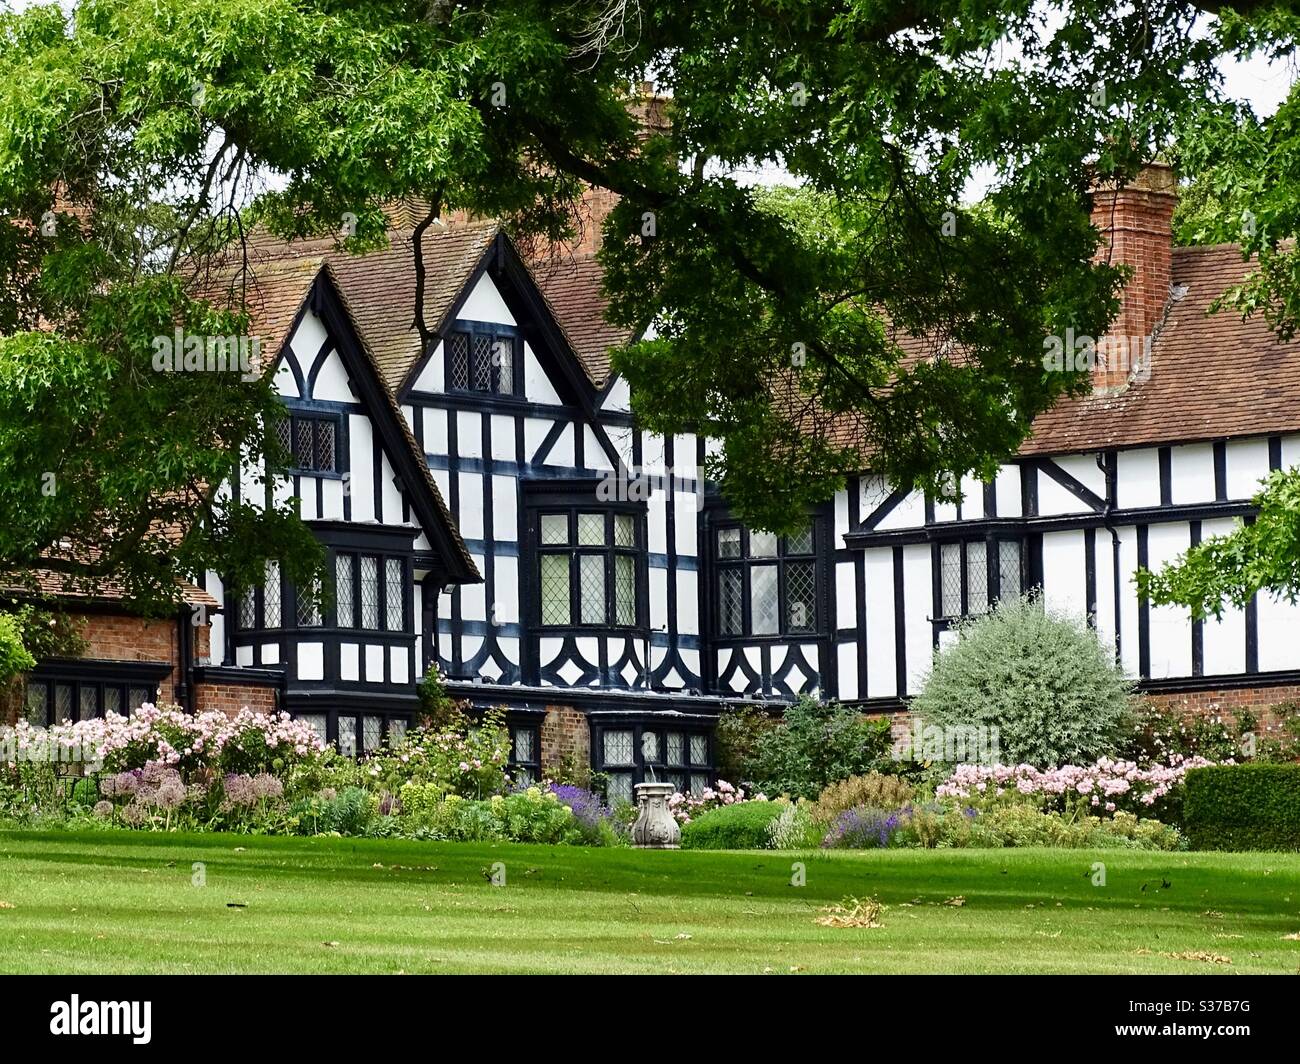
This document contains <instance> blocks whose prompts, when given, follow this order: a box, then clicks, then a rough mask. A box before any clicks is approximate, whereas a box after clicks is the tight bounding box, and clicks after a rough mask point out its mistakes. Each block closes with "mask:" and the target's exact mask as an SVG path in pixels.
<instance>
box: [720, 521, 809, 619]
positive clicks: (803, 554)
mask: <svg viewBox="0 0 1300 1064" xmlns="http://www.w3.org/2000/svg"><path fill="white" fill-rule="evenodd" d="M715 537H716V538H715V540H714V544H715V550H714V561H715V566H714V568H715V572H716V581H717V582H716V584H715V588H716V596H717V597H716V602H717V632H718V634H719V635H722V636H745V635H753V636H776V635H804V634H816V633H817V631H818V630H819V616H820V614H819V610H818V607H817V591H818V579H819V578H818V571H817V563H816V562H815V561H814V560H813V559H812V558H811V557H810V555H812V554H813V553H814V548H815V544H816V535H815V529H814V526H813V524H812V523H811V522H809V523H808V524H807V525H805V526H803V527H802V528H800V529H799V530H797V531H796V532H794V533H793V534H791V535H788V536H777V535H775V534H773V533H771V532H761V531H752V530H746V529H744V528H741V527H740V526H737V525H728V526H724V527H722V528H719V529H717V531H716V532H715Z"/></svg>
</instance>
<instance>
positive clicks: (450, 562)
mask: <svg viewBox="0 0 1300 1064" xmlns="http://www.w3.org/2000/svg"><path fill="white" fill-rule="evenodd" d="M333 244H334V242H333V241H332V240H313V241H300V242H296V243H291V244H286V243H283V242H280V241H272V240H268V239H259V240H257V241H254V242H253V243H251V244H250V246H249V249H248V257H247V270H246V271H245V270H240V271H236V274H234V275H237V276H238V277H239V279H240V280H239V285H238V288H237V289H236V287H235V285H234V284H233V283H232V282H231V281H230V280H229V278H230V276H232V274H230V273H229V272H228V273H227V274H226V275H225V277H224V280H223V282H213V281H210V282H209V283H208V284H207V286H206V294H207V297H208V298H209V299H210V300H212V301H213V302H217V303H220V302H223V301H225V302H232V301H237V300H238V299H240V298H242V300H243V305H244V306H245V307H246V309H247V311H248V315H249V319H250V329H251V331H252V333H253V335H255V336H257V337H258V338H259V339H260V341H261V346H262V351H263V354H264V356H265V357H266V358H268V359H270V360H274V361H278V359H279V355H280V351H281V349H282V348H283V346H284V344H285V343H286V342H287V341H288V339H289V338H290V336H292V335H293V331H294V328H295V326H296V325H297V323H298V321H299V319H300V317H301V315H302V314H303V312H304V310H305V309H307V307H308V306H309V305H310V304H311V303H312V302H313V300H314V301H315V304H316V305H315V307H314V308H313V309H316V310H317V311H318V312H320V313H322V315H323V316H324V317H326V318H327V319H328V320H327V325H328V326H329V327H330V328H331V331H332V332H333V333H334V334H335V339H336V340H338V341H340V342H341V343H345V344H347V346H348V347H349V348H350V349H351V350H352V352H353V354H354V357H355V358H357V359H359V360H360V361H361V363H362V365H361V367H360V372H359V373H358V377H359V378H360V379H359V380H358V385H359V387H360V388H361V390H362V391H363V393H364V394H363V396H362V398H363V400H364V401H365V402H366V405H367V408H368V411H369V413H370V414H371V416H372V417H373V418H374V419H375V420H376V428H377V429H378V430H379V436H380V438H381V439H382V440H383V441H384V443H385V444H386V446H387V448H388V450H389V454H390V457H391V458H392V461H393V464H394V468H395V470H396V471H397V473H398V475H399V476H400V477H401V479H402V482H403V484H404V485H405V486H406V487H407V489H408V498H409V499H410V501H411V505H412V509H413V510H414V511H415V513H416V516H417V517H418V518H419V520H420V523H421V525H422V526H423V527H424V529H425V531H426V533H428V535H429V537H430V541H431V542H432V543H433V544H434V546H435V547H437V548H438V549H439V552H440V554H441V555H442V557H443V558H444V560H445V562H446V564H447V568H448V573H447V578H448V579H449V580H450V581H451V582H453V583H478V582H480V581H481V580H482V575H481V574H480V573H479V571H478V567H477V566H476V565H475V564H474V559H473V557H471V555H470V553H469V550H468V548H467V547H466V546H465V541H464V540H463V539H462V538H461V535H460V530H459V529H458V528H457V527H456V522H455V520H454V519H453V518H452V516H451V511H450V510H449V509H448V507H447V503H446V500H445V499H444V498H443V497H442V492H441V491H439V490H438V485H437V483H436V482H435V481H434V479H433V476H432V474H431V473H430V472H429V467H428V463H426V462H425V460H424V454H423V451H422V449H421V448H420V446H419V444H418V443H417V442H416V440H415V437H414V436H413V435H412V433H411V430H410V427H409V426H408V425H407V424H406V419H405V417H403V416H402V412H401V410H400V409H399V408H398V406H397V402H396V400H395V399H394V398H393V395H392V391H391V389H390V387H389V386H388V382H387V380H386V375H385V373H384V371H383V370H382V368H381V366H380V363H379V359H378V357H377V354H376V351H375V349H374V347H373V346H372V345H371V343H370V341H369V339H368V337H367V336H366V335H365V333H364V332H363V331H362V330H361V329H360V328H359V327H358V326H357V319H356V314H357V312H358V309H359V308H357V307H356V305H355V304H354V303H353V302H352V301H351V300H350V299H349V298H348V297H346V296H345V295H344V286H343V283H342V279H341V278H340V276H339V274H340V272H341V271H340V270H339V268H338V263H337V261H336V260H338V259H355V260H356V261H364V259H356V257H354V256H347V255H345V254H343V253H340V252H338V251H336V250H334V246H333ZM335 305H336V306H337V314H332V313H331V310H332V308H333V307H334V306H335ZM407 324H408V326H409V321H408V323H407ZM368 380H370V381H373V385H374V387H373V388H368V387H367V386H366V385H367V381H368Z"/></svg>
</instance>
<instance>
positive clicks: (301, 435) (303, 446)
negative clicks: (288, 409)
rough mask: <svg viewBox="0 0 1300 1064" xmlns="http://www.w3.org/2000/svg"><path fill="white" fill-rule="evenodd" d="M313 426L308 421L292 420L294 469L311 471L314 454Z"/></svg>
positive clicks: (304, 419)
mask: <svg viewBox="0 0 1300 1064" xmlns="http://www.w3.org/2000/svg"><path fill="white" fill-rule="evenodd" d="M314 428H315V426H314V425H313V424H312V422H311V421H310V420H309V419H306V418H302V419H299V418H295V419H294V444H293V465H294V468H295V469H313V468H315V467H314V466H313V465H312V458H313V457H314V456H315V454H316V434H315V432H314V431H313V430H314Z"/></svg>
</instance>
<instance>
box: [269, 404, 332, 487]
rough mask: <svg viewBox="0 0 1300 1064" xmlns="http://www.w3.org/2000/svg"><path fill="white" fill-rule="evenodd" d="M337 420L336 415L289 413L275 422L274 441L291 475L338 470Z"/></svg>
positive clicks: (302, 412) (299, 411) (295, 411)
mask: <svg viewBox="0 0 1300 1064" xmlns="http://www.w3.org/2000/svg"><path fill="white" fill-rule="evenodd" d="M339 424H340V421H339V418H338V416H337V415H335V414H328V413H320V412H316V411H312V412H307V411H303V410H291V411H289V412H288V413H287V414H286V415H285V417H284V419H283V420H281V421H279V422H277V423H276V426H275V432H276V440H277V442H278V443H279V444H280V447H281V449H282V450H283V451H284V452H285V455H284V457H285V460H286V461H287V462H288V466H289V469H288V471H289V472H290V473H297V474H308V475H310V474H312V473H337V472H338V471H339Z"/></svg>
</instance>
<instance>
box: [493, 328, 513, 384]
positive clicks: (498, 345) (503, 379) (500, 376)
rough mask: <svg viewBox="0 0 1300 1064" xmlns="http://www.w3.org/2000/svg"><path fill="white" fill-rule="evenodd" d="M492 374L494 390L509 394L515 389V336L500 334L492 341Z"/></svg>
mask: <svg viewBox="0 0 1300 1064" xmlns="http://www.w3.org/2000/svg"><path fill="white" fill-rule="evenodd" d="M492 371H493V372H492V376H493V385H494V389H493V390H494V391H495V392H496V393H497V394H498V395H509V394H511V393H512V392H513V391H514V390H515V376H514V374H515V340H514V337H513V336H498V337H497V338H496V339H495V340H494V341H493V342H492Z"/></svg>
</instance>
